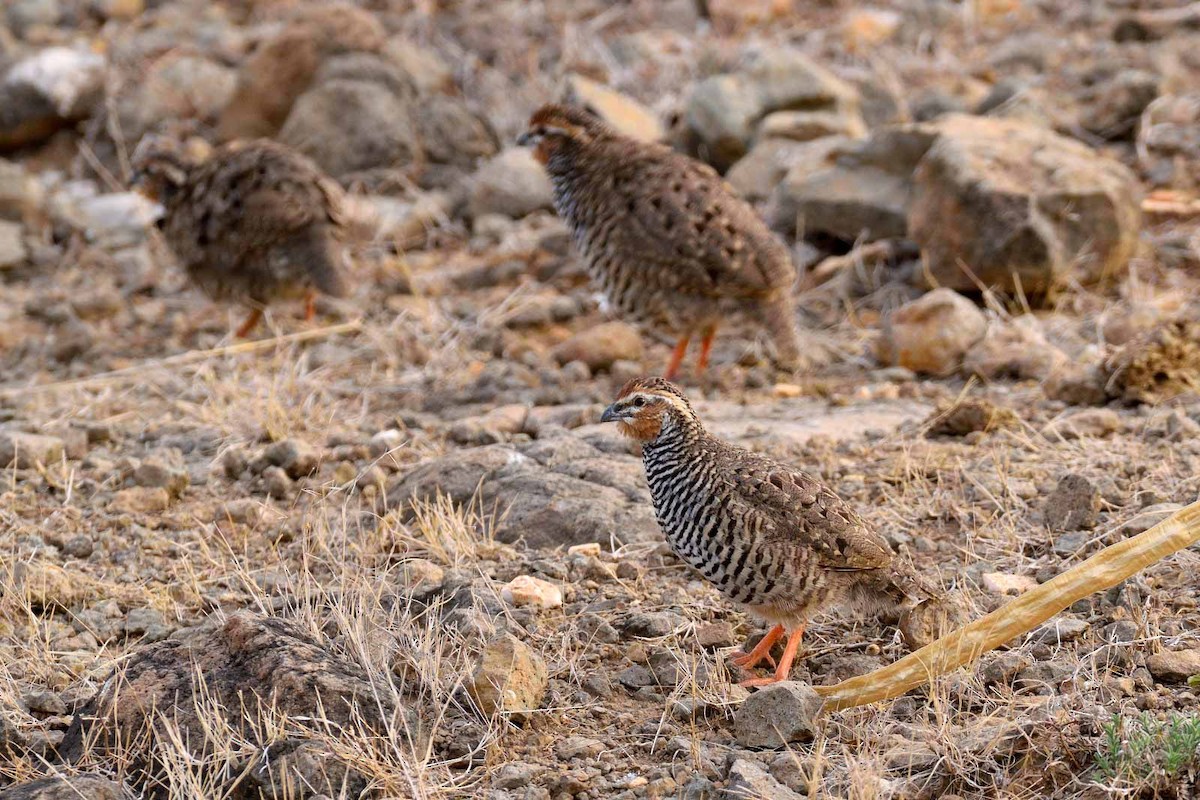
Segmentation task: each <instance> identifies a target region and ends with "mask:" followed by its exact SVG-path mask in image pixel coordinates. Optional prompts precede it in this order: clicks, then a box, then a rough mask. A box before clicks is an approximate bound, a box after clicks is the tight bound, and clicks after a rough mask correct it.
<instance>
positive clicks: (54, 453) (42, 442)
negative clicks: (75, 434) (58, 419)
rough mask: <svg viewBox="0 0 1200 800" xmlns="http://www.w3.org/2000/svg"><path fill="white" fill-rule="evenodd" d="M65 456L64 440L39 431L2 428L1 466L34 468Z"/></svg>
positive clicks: (47, 464)
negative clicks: (26, 431) (44, 434)
mask: <svg viewBox="0 0 1200 800" xmlns="http://www.w3.org/2000/svg"><path fill="white" fill-rule="evenodd" d="M62 457H63V440H62V439H59V438H58V437H56V436H43V435H41V434H38V433H25V432H23V431H4V430H0V467H10V466H15V467H16V468H17V469H32V468H34V467H36V466H37V465H38V464H42V465H46V466H49V465H51V464H53V463H54V462H55V461H58V460H59V459H61V458H62Z"/></svg>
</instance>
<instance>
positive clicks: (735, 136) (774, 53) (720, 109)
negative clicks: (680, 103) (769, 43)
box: [685, 48, 864, 170]
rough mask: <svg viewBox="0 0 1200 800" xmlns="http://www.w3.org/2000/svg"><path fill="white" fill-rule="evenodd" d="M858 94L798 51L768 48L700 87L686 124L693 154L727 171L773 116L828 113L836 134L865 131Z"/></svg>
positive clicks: (691, 103)
mask: <svg viewBox="0 0 1200 800" xmlns="http://www.w3.org/2000/svg"><path fill="white" fill-rule="evenodd" d="M858 102H859V98H858V92H857V90H856V89H855V88H854V87H853V86H852V85H850V84H848V83H846V82H845V81H843V80H841V79H840V78H838V77H837V76H836V75H834V74H833V73H831V72H830V71H829V70H827V69H825V68H824V67H822V66H821V65H820V64H817V63H816V62H815V61H813V60H812V59H810V58H809V57H808V56H806V55H804V54H803V53H801V52H800V51H798V50H793V49H788V48H768V49H765V50H763V51H761V52H758V53H755V54H752V55H751V57H750V58H749V59H748V60H747V63H746V64H745V66H744V67H743V68H742V69H741V70H740V71H738V72H732V73H724V74H720V75H713V76H711V77H709V78H705V79H704V80H702V81H700V82H699V83H697V84H696V87H695V88H694V89H693V90H692V94H691V97H690V98H689V99H688V103H687V108H686V110H685V119H686V122H687V127H688V130H689V131H690V132H691V134H692V136H694V137H695V140H696V141H695V146H694V149H695V150H696V152H697V153H698V154H699V155H700V156H701V157H702V158H704V159H705V160H707V161H709V162H710V163H711V164H713V165H714V166H716V167H717V168H718V169H721V170H724V169H727V168H728V167H729V166H731V165H732V164H733V163H734V162H735V161H737V160H738V159H739V158H741V157H742V156H743V155H745V154H746V152H747V151H748V150H749V148H750V144H751V142H752V140H753V139H754V137H755V134H756V131H757V130H758V127H759V123H760V122H761V121H762V119H763V118H764V117H765V116H766V115H768V114H770V113H771V112H773V111H784V110H790V111H806V112H829V114H830V118H831V119H832V118H833V117H840V118H841V119H838V120H837V121H836V122H834V124H833V127H834V129H836V130H837V131H860V130H862V129H863V128H864V125H863V122H862V118H861V116H860V114H859V111H858Z"/></svg>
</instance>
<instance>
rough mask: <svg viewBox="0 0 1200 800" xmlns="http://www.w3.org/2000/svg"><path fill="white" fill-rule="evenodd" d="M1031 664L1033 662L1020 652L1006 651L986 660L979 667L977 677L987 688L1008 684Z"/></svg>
mask: <svg viewBox="0 0 1200 800" xmlns="http://www.w3.org/2000/svg"><path fill="white" fill-rule="evenodd" d="M1032 663H1033V660H1032V659H1031V658H1030V657H1029V656H1027V655H1025V654H1024V653H1022V652H1021V651H1020V650H1006V651H1004V652H1001V653H995V654H993V655H991V656H989V657H988V658H987V660H986V661H984V662H983V663H982V664H981V665H980V667H979V676H980V677H981V678H983V682H984V683H985V684H987V685H988V686H994V685H996V684H998V683H1009V682H1010V681H1012V680H1013V678H1015V677H1016V676H1017V673H1019V672H1020V671H1021V670H1023V669H1025V668H1026V667H1028V666H1029V665H1030V664H1032Z"/></svg>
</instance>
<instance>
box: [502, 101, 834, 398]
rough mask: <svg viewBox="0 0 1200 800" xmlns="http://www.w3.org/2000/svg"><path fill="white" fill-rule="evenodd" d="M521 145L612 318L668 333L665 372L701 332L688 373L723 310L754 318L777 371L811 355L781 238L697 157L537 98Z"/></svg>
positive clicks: (704, 354)
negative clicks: (670, 346)
mask: <svg viewBox="0 0 1200 800" xmlns="http://www.w3.org/2000/svg"><path fill="white" fill-rule="evenodd" d="M518 143H519V144H526V145H534V157H535V158H536V159H537V160H538V161H540V162H541V163H542V164H543V165H544V166H545V168H546V171H547V172H548V173H549V175H550V179H551V182H552V183H553V186H554V202H555V207H556V208H557V210H558V213H559V215H560V216H561V217H562V218H563V219H564V220H565V221H566V223H567V225H568V226H569V227H570V228H571V231H572V233H573V235H574V240H575V243H576V246H577V247H578V249H579V250H580V251H581V253H582V255H583V259H584V261H585V262H586V264H587V268H588V272H589V274H590V276H591V278H592V280H593V281H594V282H596V283H597V284H599V286H600V288H601V289H602V290H603V292H604V294H605V296H606V297H607V299H608V302H609V303H610V304H611V305H612V306H613V307H614V308H615V309H616V310H617V311H619V312H620V313H621V314H623V315H625V316H627V317H630V318H632V319H633V320H634V321H636V322H639V323H641V324H643V325H646V326H648V327H652V328H657V329H660V330H664V331H667V332H669V333H671V334H673V335H674V336H676V337H678V339H677V344H676V346H675V351H674V353H673V355H672V357H671V361H670V364H669V365H668V366H667V369H666V373H665V374H666V377H667V378H668V379H672V378H673V377H674V376H675V374H676V373H677V371H678V369H679V365H680V363H681V362H682V361H683V357H684V354H685V353H686V352H687V346H688V342H689V341H690V340H691V338H692V337H693V336H695V335H697V334H698V335H700V336H701V337H702V339H701V347H700V359H699V361H698V363H697V373H698V374H702V373H703V372H704V369H705V367H706V366H707V364H708V358H709V352H710V350H711V348H712V342H713V337H714V336H715V335H716V332H717V328H718V327H719V326H720V324H721V322H722V321H723V320H725V319H726V318H727V317H728V315H730V314H737V313H740V314H743V315H746V316H748V317H750V318H752V319H755V320H758V321H759V322H760V323H761V324H762V325H763V326H764V327H765V328H766V330H767V332H768V334H769V335H770V337H771V339H772V341H773V343H774V348H775V357H776V361H777V362H778V363H779V365H780V366H783V367H785V368H788V369H795V368H799V367H801V366H804V365H805V364H810V363H812V362H813V361H815V360H816V359H817V358H818V357H819V351H818V348H816V347H815V346H813V343H812V342H807V341H805V340H804V339H803V338H802V336H801V334H800V331H799V329H798V328H797V326H796V308H795V304H794V301H793V298H792V285H793V283H794V282H795V279H796V270H795V267H794V265H793V264H792V259H791V256H790V255H789V253H788V251H787V248H786V247H784V245H783V243H782V242H781V241H779V240H778V239H777V238H776V237H775V236H774V234H772V233H771V231H770V230H769V229H768V228H767V226H766V224H765V223H764V222H763V221H762V219H761V218H760V217H759V216H758V214H757V213H755V211H754V209H753V208H751V207H750V205H749V204H747V203H746V202H745V201H744V200H742V199H741V198H739V197H738V196H737V195H736V194H735V193H734V190H733V189H732V188H731V187H730V186H729V185H728V184H726V183H725V182H724V181H723V180H722V179H721V177H720V176H719V175H718V174H717V173H716V172H715V171H714V170H713V169H712V168H711V167H709V166H708V165H707V164H703V163H701V162H699V161H696V160H695V159H692V158H688V157H687V156H685V155H682V154H680V153H677V152H675V151H673V150H671V149H670V148H669V147H666V146H664V145H660V144H651V143H646V142H641V141H637V140H635V139H631V138H629V137H627V136H624V135H622V134H620V133H618V132H617V131H615V130H614V129H613V128H611V127H609V126H608V125H607V124H606V123H604V122H603V121H601V120H600V119H599V118H597V117H595V116H593V115H591V114H589V113H588V112H586V111H583V110H582V109H578V108H574V107H570V106H562V105H546V106H543V107H542V108H540V109H538V111H536V112H535V113H534V114H533V116H532V118H531V119H530V120H529V127H528V129H527V130H526V131H525V133H524V134H522V135H521V137H520V138H519V139H518Z"/></svg>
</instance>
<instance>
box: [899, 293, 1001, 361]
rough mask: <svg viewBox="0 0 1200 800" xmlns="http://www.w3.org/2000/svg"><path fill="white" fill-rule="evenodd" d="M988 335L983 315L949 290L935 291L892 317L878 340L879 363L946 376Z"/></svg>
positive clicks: (967, 301)
mask: <svg viewBox="0 0 1200 800" xmlns="http://www.w3.org/2000/svg"><path fill="white" fill-rule="evenodd" d="M986 332H987V319H986V318H985V317H984V315H983V312H982V311H980V310H979V309H978V308H976V307H975V304H974V303H972V302H971V301H970V300H968V299H967V298H965V297H963V296H962V295H960V294H958V293H957V292H954V291H951V290H950V289H935V290H933V291H932V292H929V293H928V294H926V295H924V296H923V297H921V298H919V299H917V300H914V301H913V302H911V303H908V304H906V305H904V306H901V307H900V308H898V309H896V311H895V312H894V313H893V314H892V315H891V317H890V318H889V319H888V320H887V322H886V323H885V326H884V333H883V336H882V338H881V339H880V341H879V349H878V356H879V360H880V361H881V362H883V363H886V364H893V365H898V366H902V367H908V368H909V369H911V370H914V371H916V372H925V373H929V374H932V375H949V374H951V373H952V372H954V371H955V370H957V369H958V367H959V365H960V364H961V363H962V358H963V355H964V354H965V353H966V352H967V351H968V350H970V349H971V347H972V346H973V345H974V344H975V343H976V342H978V341H979V340H980V339H981V338H983V335H984V334H985V333H986Z"/></svg>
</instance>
